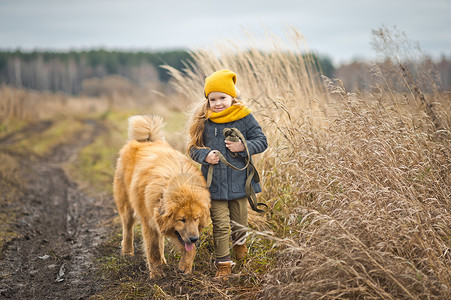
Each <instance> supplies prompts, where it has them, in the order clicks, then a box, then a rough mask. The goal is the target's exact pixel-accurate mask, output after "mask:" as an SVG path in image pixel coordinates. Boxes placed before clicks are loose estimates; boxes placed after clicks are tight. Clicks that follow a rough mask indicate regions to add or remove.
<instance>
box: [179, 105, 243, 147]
mask: <svg viewBox="0 0 451 300" xmlns="http://www.w3.org/2000/svg"><path fill="white" fill-rule="evenodd" d="M232 105H244V103H243V102H242V101H241V99H240V100H237V99H236V98H233V100H232ZM209 111H210V101H209V100H208V99H206V101H205V100H203V101H202V102H201V103H200V105H199V106H198V107H197V108H196V109H195V110H194V113H193V115H192V117H191V120H190V125H189V127H188V134H189V138H188V144H187V146H186V151H187V152H188V154H189V153H190V151H191V148H193V147H194V148H198V149H201V148H207V147H205V145H204V129H205V122H207V120H208V115H209Z"/></svg>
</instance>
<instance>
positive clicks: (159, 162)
mask: <svg viewBox="0 0 451 300" xmlns="http://www.w3.org/2000/svg"><path fill="white" fill-rule="evenodd" d="M128 126H129V127H128V134H129V141H128V143H127V144H126V145H125V146H124V147H123V148H122V149H121V151H120V152H119V158H118V160H117V165H116V171H115V174H114V184H113V185H114V200H115V202H116V206H117V209H118V211H119V214H120V217H121V221H122V229H123V239H122V253H123V254H129V255H133V252H134V249H133V225H134V224H135V219H136V218H138V219H140V221H141V226H142V235H143V240H144V250H145V253H146V256H147V262H148V266H149V269H150V276H151V277H159V276H162V275H164V274H163V271H162V265H163V264H165V263H166V260H165V257H164V237H165V236H166V237H167V238H169V239H170V240H171V241H172V242H173V243H174V244H175V245H177V246H178V247H179V249H180V251H181V259H180V262H179V269H180V270H181V271H182V272H185V273H191V270H192V265H193V260H194V256H195V253H196V246H195V245H194V243H195V242H196V241H197V240H198V239H199V234H200V232H201V230H202V229H203V228H204V227H205V226H207V224H208V222H209V217H210V194H209V192H208V190H207V188H206V182H205V179H204V177H203V176H202V173H201V172H200V170H199V169H198V168H197V167H196V166H195V165H194V163H193V162H192V161H191V160H190V159H189V158H188V157H186V156H185V155H183V154H182V153H180V152H179V151H176V150H175V149H173V148H172V147H171V146H170V145H169V144H168V143H167V142H166V141H164V139H163V138H162V136H161V133H160V128H161V126H162V120H161V118H159V117H156V116H154V117H152V116H132V117H130V118H129V124H128Z"/></svg>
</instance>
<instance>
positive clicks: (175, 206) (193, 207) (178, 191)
mask: <svg viewBox="0 0 451 300" xmlns="http://www.w3.org/2000/svg"><path fill="white" fill-rule="evenodd" d="M197 180H198V179H196V177H194V178H191V177H187V178H178V179H177V180H175V181H174V180H173V181H172V182H171V183H170V184H169V186H168V188H167V189H166V190H165V191H164V193H163V198H162V201H161V202H160V205H159V206H158V207H157V208H156V210H157V211H156V216H157V217H156V221H157V224H158V226H159V228H160V230H161V231H162V232H163V233H165V234H167V235H172V234H173V235H175V236H176V237H177V238H178V240H179V242H180V243H181V244H182V245H184V246H185V249H186V250H187V251H191V250H192V249H193V248H194V243H196V242H197V240H198V239H199V235H200V232H201V231H202V229H203V228H204V227H206V226H207V225H208V222H209V218H210V193H209V192H208V190H207V189H206V188H204V187H203V185H202V182H197Z"/></svg>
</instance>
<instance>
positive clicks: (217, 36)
mask: <svg viewBox="0 0 451 300" xmlns="http://www.w3.org/2000/svg"><path fill="white" fill-rule="evenodd" d="M287 25H288V26H293V27H295V28H296V29H298V30H299V31H300V32H301V33H302V34H303V35H304V36H305V38H306V41H307V44H308V46H309V48H310V49H312V50H315V51H317V52H318V53H319V54H322V55H327V56H329V57H330V58H331V59H333V60H334V62H336V63H340V62H343V61H349V60H351V59H354V58H357V57H358V58H366V59H368V58H369V59H371V58H374V57H375V55H376V52H375V51H374V50H373V49H372V47H371V44H370V41H371V38H372V35H371V30H372V29H378V28H380V27H381V26H387V27H390V28H391V27H393V26H396V28H398V29H399V30H401V31H403V32H405V34H406V35H407V37H408V38H409V39H410V40H412V41H413V42H418V43H419V45H420V47H421V48H422V49H423V51H424V52H425V53H427V54H430V55H432V56H433V57H435V58H439V57H440V55H441V54H444V55H446V56H447V57H450V56H451V0H369V1H367V0H355V1H353V0H341V1H339V0H320V1H319V0H292V1H288V0H270V1H269V0H250V1H249V0H228V1H222V0H221V1H215V0H174V1H171V0H163V1H155V0H76V1H71V0H0V49H2V50H15V49H17V48H20V49H21V50H34V49H39V50H68V49H75V50H80V49H91V48H106V49H120V50H131V49H140V50H164V49H173V48H186V49H196V48H199V47H200V48H202V47H210V46H212V44H213V43H217V42H221V41H224V40H234V39H237V40H245V37H246V35H245V34H244V31H243V28H244V29H245V30H247V31H251V32H252V33H253V34H254V35H256V36H257V37H259V36H260V35H261V37H262V38H263V37H264V34H263V33H262V32H263V30H262V28H263V27H264V28H266V29H267V30H269V31H271V32H273V33H275V34H276V35H278V36H280V37H284V36H285V32H286V28H287Z"/></svg>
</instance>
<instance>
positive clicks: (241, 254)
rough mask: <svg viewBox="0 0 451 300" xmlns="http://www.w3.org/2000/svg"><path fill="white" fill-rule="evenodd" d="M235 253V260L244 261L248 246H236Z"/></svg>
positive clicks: (234, 247)
mask: <svg viewBox="0 0 451 300" xmlns="http://www.w3.org/2000/svg"><path fill="white" fill-rule="evenodd" d="M233 252H234V253H235V258H236V260H237V261H238V262H241V261H243V260H244V259H245V258H246V256H247V247H246V244H243V245H234V246H233Z"/></svg>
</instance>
